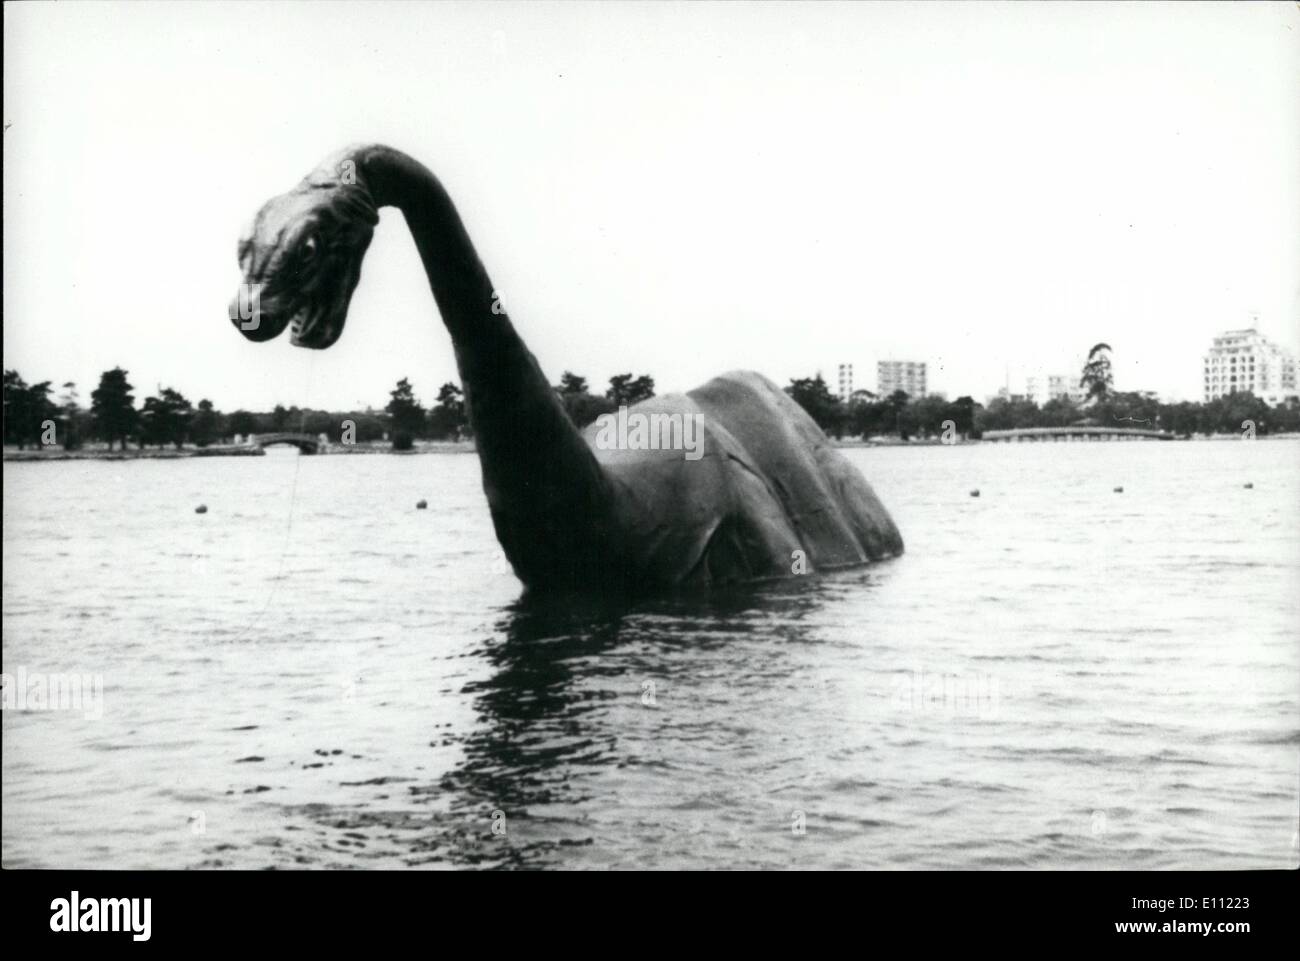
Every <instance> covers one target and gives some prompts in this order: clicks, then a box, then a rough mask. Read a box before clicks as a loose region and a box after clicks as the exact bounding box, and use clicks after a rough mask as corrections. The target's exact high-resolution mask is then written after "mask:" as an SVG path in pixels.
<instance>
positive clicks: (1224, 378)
mask: <svg viewBox="0 0 1300 961" xmlns="http://www.w3.org/2000/svg"><path fill="white" fill-rule="evenodd" d="M1202 373H1203V379H1204V384H1203V386H1204V388H1205V400H1206V402H1207V403H1208V402H1209V401H1212V400H1218V399H1219V398H1220V397H1224V396H1226V395H1228V394H1232V393H1236V392H1237V391H1250V392H1251V393H1252V394H1254V395H1255V396H1256V397H1258V398H1260V399H1261V400H1263V401H1264V403H1266V404H1268V405H1269V406H1270V407H1273V406H1276V405H1278V404H1281V403H1284V402H1285V401H1287V400H1289V399H1291V398H1298V399H1300V394H1298V393H1297V389H1296V360H1295V358H1294V357H1293V356H1291V354H1289V353H1288V352H1287V351H1286V350H1284V349H1283V348H1282V347H1279V346H1278V345H1277V344H1275V343H1273V342H1272V341H1271V340H1269V339H1268V338H1267V337H1265V336H1264V335H1263V334H1261V333H1260V332H1259V331H1258V330H1257V329H1256V328H1254V327H1246V328H1244V329H1242V330H1228V331H1224V332H1223V333H1222V334H1220V335H1219V336H1218V337H1215V338H1214V344H1213V345H1212V346H1211V347H1210V350H1209V352H1208V353H1207V354H1206V355H1205V363H1204V369H1203V372H1202Z"/></svg>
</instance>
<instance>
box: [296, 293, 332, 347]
mask: <svg viewBox="0 0 1300 961" xmlns="http://www.w3.org/2000/svg"><path fill="white" fill-rule="evenodd" d="M328 313H329V311H328V310H325V309H323V308H320V307H317V306H315V305H314V304H312V303H311V302H307V303H305V304H303V305H302V306H300V307H299V308H298V309H297V310H295V311H294V312H293V315H292V316H291V317H290V318H289V343H291V344H293V346H295V347H306V348H309V349H311V350H324V349H325V348H326V347H329V346H332V345H333V343H334V341H336V340H337V339H338V336H337V334H336V332H335V325H333V324H331V323H329V322H328V320H327V319H326V317H327V315H328Z"/></svg>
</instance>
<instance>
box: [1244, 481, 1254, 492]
mask: <svg viewBox="0 0 1300 961" xmlns="http://www.w3.org/2000/svg"><path fill="white" fill-rule="evenodd" d="M1254 489H1255V485H1254V483H1253V482H1250V481H1248V482H1247V483H1246V490H1248V491H1250V490H1254Z"/></svg>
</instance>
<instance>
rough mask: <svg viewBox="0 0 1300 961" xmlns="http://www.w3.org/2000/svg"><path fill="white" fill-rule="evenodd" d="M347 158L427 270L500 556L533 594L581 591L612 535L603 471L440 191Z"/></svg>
mask: <svg viewBox="0 0 1300 961" xmlns="http://www.w3.org/2000/svg"><path fill="white" fill-rule="evenodd" d="M352 157H353V159H355V161H356V167H357V172H358V174H359V179H360V180H362V181H363V182H364V183H365V185H366V186H367V187H368V188H369V190H370V192H371V196H372V198H373V200H374V202H375V205H376V206H377V207H384V206H393V207H397V208H398V209H400V210H401V211H402V214H403V215H404V216H405V217H406V223H407V225H408V226H409V227H410V230H411V235H412V237H414V239H415V245H416V247H417V248H418V250H419V252H420V259H421V260H422V261H423V262H424V269H425V273H426V274H427V275H428V277H429V286H430V287H432V288H433V296H434V298H435V299H436V300H437V302H438V310H439V312H440V313H441V314H442V320H443V323H444V324H445V325H446V327H447V330H448V332H449V333H450V334H451V339H452V342H453V344H454V346H455V350H456V364H457V367H458V368H459V370H460V377H461V386H462V388H463V390H464V392H465V402H466V408H467V410H468V412H469V419H470V424H471V426H472V427H473V429H474V438H475V443H476V445H477V447H478V452H479V459H480V461H481V462H482V466H483V488H484V491H485V492H486V493H487V499H488V505H489V507H490V508H491V510H492V519H493V522H494V523H495V525H496V529H497V537H498V539H499V540H500V541H501V544H502V546H503V547H504V548H505V550H506V555H507V556H508V557H509V559H510V561H511V563H512V564H513V565H514V566H515V569H516V571H517V572H518V573H519V574H520V576H521V577H523V578H524V580H525V581H526V582H527V583H530V584H533V583H543V582H551V581H554V582H563V581H566V580H572V581H577V582H582V581H584V580H586V579H587V578H588V577H590V576H591V575H590V573H589V572H588V571H587V570H586V568H587V567H588V566H589V565H592V564H597V565H599V564H601V563H603V557H600V556H599V555H603V554H604V553H605V550H604V548H605V547H606V546H607V542H608V538H609V537H611V536H612V533H611V527H610V524H611V522H610V521H609V506H610V496H609V485H608V481H607V479H606V477H605V474H604V472H603V471H602V470H601V468H600V465H599V464H597V463H596V459H595V457H594V456H593V455H592V453H591V450H590V448H589V447H588V446H587V443H586V441H584V440H583V439H582V436H581V435H580V434H579V433H578V431H577V429H576V428H575V427H574V426H573V423H572V421H570V420H569V417H568V415H567V414H566V413H565V411H564V407H563V406H562V405H561V403H560V401H559V398H558V397H557V396H556V394H555V391H554V389H553V388H552V387H551V385H550V384H549V383H548V382H547V380H546V377H545V376H544V375H543V374H542V370H541V368H540V367H539V366H538V364H537V361H536V360H535V359H534V358H533V355H532V354H531V353H530V352H529V351H528V348H527V347H526V346H525V345H524V342H523V341H522V340H521V339H520V337H519V335H518V334H517V333H516V332H515V329H514V325H513V324H511V323H510V318H509V317H508V316H507V315H506V313H505V311H504V308H502V307H501V305H500V302H499V300H497V298H496V296H495V293H494V291H493V287H492V281H491V280H490V279H489V278H488V274H487V271H486V270H485V269H484V267H483V264H482V262H481V261H480V260H479V257H478V254H477V253H476V252H475V250H474V245H473V244H472V243H471V242H470V239H469V235H468V234H467V233H466V232H465V227H464V225H463V224H462V223H461V219H460V215H459V214H458V213H457V212H456V208H455V206H454V205H453V204H452V202H451V198H450V197H448V196H447V192H446V191H445V190H444V189H443V187H442V184H440V183H439V182H438V180H437V178H436V177H434V175H433V174H432V173H431V172H430V171H429V170H428V168H426V167H425V166H424V165H423V164H421V163H419V162H418V161H415V160H413V159H412V158H410V157H408V156H407V155H406V154H404V153H401V152H400V151H397V150H393V149H392V148H389V147H383V146H368V147H361V148H357V149H356V150H355V151H354V152H353V154H352Z"/></svg>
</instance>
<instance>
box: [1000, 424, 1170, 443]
mask: <svg viewBox="0 0 1300 961" xmlns="http://www.w3.org/2000/svg"><path fill="white" fill-rule="evenodd" d="M983 439H984V440H986V441H1002V442H1003V443H1012V444H1015V443H1042V442H1044V441H1046V442H1047V443H1060V442H1063V441H1085V442H1087V441H1093V442H1095V441H1121V440H1122V441H1131V440H1174V439H1175V438H1174V435H1173V434H1170V433H1168V432H1167V431H1162V430H1144V429H1142V428H1139V427H1020V428H1017V429H1016V430H986V431H985V432H984V436H983Z"/></svg>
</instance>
